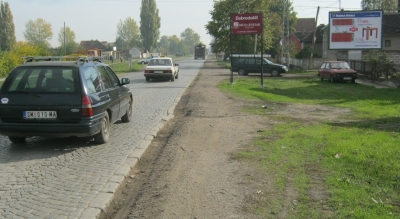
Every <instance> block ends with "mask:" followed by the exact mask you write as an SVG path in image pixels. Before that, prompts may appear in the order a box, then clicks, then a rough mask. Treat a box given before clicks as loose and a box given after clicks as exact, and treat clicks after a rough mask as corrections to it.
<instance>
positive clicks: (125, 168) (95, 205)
mask: <svg viewBox="0 0 400 219" xmlns="http://www.w3.org/2000/svg"><path fill="white" fill-rule="evenodd" d="M182 95H183V92H182V93H181V94H179V96H178V97H177V98H175V100H174V101H173V102H172V104H171V106H170V107H169V108H168V110H167V116H165V117H164V118H162V119H161V121H160V122H159V123H158V124H157V125H156V126H154V127H153V128H152V129H151V130H150V131H149V132H148V133H147V134H146V136H145V137H144V139H142V141H141V142H139V144H138V146H137V147H135V149H133V150H132V152H131V153H130V154H129V155H128V156H127V159H126V160H125V162H124V163H122V164H121V166H120V167H119V168H118V169H117V170H116V171H115V173H114V175H113V176H112V177H111V178H110V179H109V180H108V182H107V184H106V185H105V186H104V187H103V188H102V190H101V192H100V193H98V194H97V196H96V197H95V198H94V199H93V200H92V201H91V202H90V203H89V205H88V206H87V208H86V209H85V210H84V211H83V212H82V214H81V216H80V217H79V218H80V219H96V218H98V217H99V216H100V214H101V213H102V212H104V211H105V210H106V209H107V207H108V206H109V205H110V203H111V201H112V200H113V198H114V194H115V193H116V192H117V190H118V188H119V186H120V185H121V183H122V182H123V181H124V180H125V178H126V177H128V174H129V172H130V170H131V169H132V168H134V167H135V165H136V164H137V163H138V162H139V160H140V159H141V157H142V155H143V154H144V152H145V151H146V149H147V148H148V147H149V146H150V144H151V142H152V140H153V139H154V138H155V137H157V133H158V131H160V129H161V128H162V127H164V125H165V124H166V122H168V121H169V120H171V119H173V118H174V114H173V113H174V110H175V107H176V105H177V104H178V103H179V101H180V99H181V97H182Z"/></svg>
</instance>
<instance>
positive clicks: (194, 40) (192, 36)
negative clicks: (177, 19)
mask: <svg viewBox="0 0 400 219" xmlns="http://www.w3.org/2000/svg"><path fill="white" fill-rule="evenodd" d="M181 39H182V43H183V44H184V45H183V46H184V48H183V50H184V51H182V52H185V53H188V52H189V53H192V52H193V49H192V48H194V45H196V44H198V43H200V35H199V34H197V33H196V32H194V31H193V29H191V28H186V29H185V31H183V32H182V33H181Z"/></svg>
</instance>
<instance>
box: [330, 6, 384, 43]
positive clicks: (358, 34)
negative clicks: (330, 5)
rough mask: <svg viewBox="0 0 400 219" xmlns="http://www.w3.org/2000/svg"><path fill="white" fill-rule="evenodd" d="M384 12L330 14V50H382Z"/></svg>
mask: <svg viewBox="0 0 400 219" xmlns="http://www.w3.org/2000/svg"><path fill="white" fill-rule="evenodd" d="M381 48H382V11H344V12H340V11H337V12H329V49H347V50H354V49H356V50H362V49H381Z"/></svg>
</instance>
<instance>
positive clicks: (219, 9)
mask: <svg viewBox="0 0 400 219" xmlns="http://www.w3.org/2000/svg"><path fill="white" fill-rule="evenodd" d="M279 3H280V4H279ZM288 9H290V11H291V13H290V21H292V19H295V18H296V16H295V15H296V13H295V12H293V8H292V7H291V6H290V4H289V7H288ZM257 11H262V14H263V38H262V37H261V35H258V36H257V47H256V48H257V51H256V52H257V53H258V52H261V44H262V43H263V44H264V49H265V50H267V49H269V48H272V47H275V46H276V43H277V40H278V39H279V38H281V37H282V18H281V17H282V16H281V15H282V14H283V13H282V11H283V3H282V0H277V1H259V0H247V1H241V0H225V1H215V2H214V9H213V10H212V11H210V14H211V19H212V20H211V21H209V22H208V23H207V24H206V30H207V32H208V34H210V35H211V36H213V37H214V42H213V44H212V48H213V51H214V52H221V51H227V50H228V49H229V48H230V43H231V42H230V25H231V18H230V15H231V14H232V13H237V14H245V13H254V12H257ZM293 23H294V22H291V23H290V25H292V26H293ZM232 39H233V41H232V46H233V52H235V53H254V43H255V36H254V35H234V36H233V37H232ZM262 40H263V41H262Z"/></svg>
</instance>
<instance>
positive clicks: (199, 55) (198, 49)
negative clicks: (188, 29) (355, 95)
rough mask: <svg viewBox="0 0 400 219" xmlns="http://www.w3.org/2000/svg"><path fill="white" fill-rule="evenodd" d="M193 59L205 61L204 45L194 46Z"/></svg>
mask: <svg viewBox="0 0 400 219" xmlns="http://www.w3.org/2000/svg"><path fill="white" fill-rule="evenodd" d="M194 59H206V45H204V44H201V43H199V44H197V45H195V46H194Z"/></svg>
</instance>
